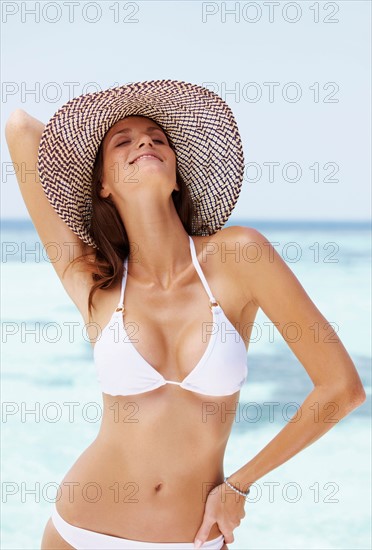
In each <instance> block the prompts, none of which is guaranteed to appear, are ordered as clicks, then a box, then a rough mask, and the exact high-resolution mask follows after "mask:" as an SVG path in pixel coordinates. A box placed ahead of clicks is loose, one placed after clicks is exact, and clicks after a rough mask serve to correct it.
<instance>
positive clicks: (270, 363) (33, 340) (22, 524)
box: [1, 220, 372, 550]
mask: <svg viewBox="0 0 372 550" xmlns="http://www.w3.org/2000/svg"><path fill="white" fill-rule="evenodd" d="M233 224H234V225H245V226H250V227H255V228H256V229H258V230H259V231H261V232H262V233H263V234H264V235H265V236H266V237H267V238H268V239H269V240H270V241H271V242H272V243H273V244H274V243H275V246H276V249H277V251H278V252H279V253H280V254H281V256H282V257H283V258H284V259H285V260H286V262H287V264H288V265H289V267H290V268H291V269H292V271H293V272H294V273H295V275H296V276H297V277H298V279H299V280H300V282H301V284H302V286H303V287H304V288H305V290H306V292H307V293H308V294H309V296H310V297H311V299H312V300H313V301H314V303H315V304H316V306H317V307H318V309H319V310H320V311H321V312H322V313H323V315H324V316H325V317H326V318H327V320H328V321H329V322H332V323H333V324H334V327H337V331H338V335H339V337H340V338H341V340H342V342H343V343H344V345H345V347H346V349H347V350H348V352H349V354H350V356H351V357H352V359H353V361H354V363H355V366H356V368H357V370H358V372H359V374H360V377H361V379H362V382H363V384H364V387H365V389H366V392H367V395H368V397H367V400H366V402H365V403H364V404H363V405H362V406H361V407H359V408H358V409H356V410H355V411H353V412H352V413H351V414H349V415H348V416H347V417H346V418H344V419H343V420H342V421H341V422H340V423H338V424H336V425H333V427H332V428H331V429H330V431H328V432H327V433H326V434H325V435H324V436H323V437H321V438H320V439H319V440H318V441H316V442H315V443H313V444H312V445H311V446H310V447H308V448H307V449H305V450H303V451H302V452H301V453H298V454H297V455H296V456H294V457H293V458H292V459H290V460H289V461H287V462H286V463H284V464H282V465H281V466H279V467H278V468H276V469H275V470H273V471H272V472H270V473H269V474H267V475H266V476H264V477H263V478H261V479H260V480H258V481H257V483H256V484H255V487H254V489H252V491H251V495H250V497H249V499H248V501H247V504H246V506H245V510H246V516H245V518H244V520H243V521H242V522H241V525H240V526H239V528H237V529H235V531H234V537H235V541H234V543H232V544H229V545H228V546H229V548H231V549H233V550H240V549H242V550H243V549H244V550H245V549H252V550H253V549H265V550H269V549H270V550H276V549H286V550H289V549H304V550H310V549H322V550H323V549H342V550H349V549H370V548H371V547H372V544H371V521H370V516H371V494H370V487H371V470H370V464H371V400H370V394H371V379H370V367H371V311H370V303H371V257H370V255H371V237H370V226H369V225H368V223H364V224H353V223H343V222H339V223H305V222H304V223H297V222H292V223H281V222H276V223H263V222H252V221H248V220H240V221H234V222H233ZM1 229H2V237H1V239H2V242H1V252H2V257H1V320H2V340H1V343H2V346H1V399H2V418H1V448H2V470H1V477H2V485H1V487H2V507H1V508H2V511H1V523H2V533H1V548H2V549H37V548H40V541H41V537H42V533H43V530H44V527H45V524H46V522H47V520H48V518H49V516H50V510H51V505H52V502H53V501H54V499H55V496H56V487H57V485H58V483H59V482H60V481H61V479H62V477H63V476H64V475H65V473H66V472H67V471H68V469H69V468H70V467H71V466H72V464H73V463H74V462H75V460H76V459H77V458H78V457H79V455H80V454H81V452H83V450H84V449H85V448H86V447H87V446H88V445H89V444H90V443H91V442H92V441H93V439H94V438H95V436H96V434H97V432H98V430H99V424H100V411H101V393H100V391H99V386H98V383H97V381H96V377H95V372H94V365H93V358H92V351H91V346H90V344H89V342H88V338H87V336H86V334H85V333H84V327H83V323H82V320H81V319H80V314H79V312H78V311H77V309H76V308H75V306H74V304H73V303H72V301H71V300H70V298H69V297H68V296H67V294H66V293H65V291H64V289H63V287H62V285H61V283H60V281H59V279H58V277H57V276H56V274H55V272H54V269H53V267H52V265H51V263H50V262H49V260H48V259H47V257H46V255H45V254H43V249H42V245H41V243H40V242H39V241H38V238H37V234H36V233H35V231H34V230H33V227H32V225H31V224H30V223H23V222H10V221H9V222H4V221H3V222H2V227H1ZM38 339H40V341H38ZM247 362H248V369H249V372H248V378H247V381H246V384H245V386H244V387H243V388H242V391H241V396H240V403H239V408H238V409H237V411H236V416H235V422H234V424H233V429H232V433H231V437H230V439H229V443H228V446H227V451H226V455H225V473H226V474H231V473H232V472H234V471H236V470H237V469H239V468H240V467H242V466H243V465H244V464H245V463H246V462H248V461H249V460H251V459H252V458H253V457H254V456H255V455H256V454H257V453H258V452H259V451H260V450H261V449H262V448H263V447H265V446H266V445H267V444H268V443H269V441H270V440H271V439H273V437H275V435H276V434H277V433H278V432H279V431H280V430H281V429H282V428H283V427H284V426H285V425H286V423H287V421H288V419H289V418H290V417H291V416H292V415H293V414H294V412H295V408H296V406H297V407H298V406H299V405H300V404H301V403H302V401H303V400H304V399H305V398H306V395H307V394H308V393H309V392H310V391H311V389H312V384H311V382H310V379H309V378H308V376H307V374H306V371H305V369H304V368H303V367H302V365H301V363H300V362H299V361H298V360H297V358H296V357H295V356H294V354H293V353H292V351H291V350H290V348H289V347H288V346H287V344H286V342H285V340H284V339H283V338H282V337H281V336H280V334H279V332H278V331H277V330H276V329H275V328H273V326H272V325H271V323H270V320H269V319H268V318H267V317H266V316H265V315H264V314H263V312H262V311H261V310H260V311H259V313H258V315H257V318H256V323H255V330H254V331H253V333H252V341H251V343H250V346H249V350H248V355H247Z"/></svg>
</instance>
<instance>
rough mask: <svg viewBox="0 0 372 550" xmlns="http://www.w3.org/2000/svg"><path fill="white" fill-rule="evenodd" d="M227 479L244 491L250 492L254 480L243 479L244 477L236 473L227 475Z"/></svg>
mask: <svg viewBox="0 0 372 550" xmlns="http://www.w3.org/2000/svg"><path fill="white" fill-rule="evenodd" d="M226 481H227V482H228V483H230V485H232V486H233V487H235V488H236V489H238V490H239V491H242V492H243V493H248V492H249V491H250V487H251V485H253V481H251V482H249V481H243V480H242V478H241V477H240V476H238V475H236V474H231V475H230V476H226Z"/></svg>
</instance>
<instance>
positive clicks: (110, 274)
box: [69, 130, 195, 317]
mask: <svg viewBox="0 0 372 550" xmlns="http://www.w3.org/2000/svg"><path fill="white" fill-rule="evenodd" d="M163 132H164V130H163ZM164 134H165V135H166V137H167V139H168V143H169V145H170V147H171V148H172V149H173V151H174V152H175V153H176V149H175V147H174V145H173V144H172V141H171V139H170V138H169V137H168V135H167V133H166V132H164ZM102 172H103V140H102V141H101V144H100V146H99V149H98V151H97V155H96V159H95V163H94V168H93V174H92V186H91V198H92V217H91V225H90V233H91V235H92V237H93V239H94V241H95V243H96V244H97V247H98V248H96V249H95V257H94V258H92V255H91V254H90V255H87V254H83V255H82V256H79V257H78V258H75V260H73V261H72V262H71V263H70V264H69V266H71V265H72V264H73V263H74V262H76V261H81V262H83V263H84V270H86V271H90V272H91V273H92V279H93V281H95V282H94V284H93V285H92V287H91V290H90V292H89V298H88V312H89V317H90V316H91V310H92V307H94V306H93V296H94V293H95V292H96V291H97V290H98V289H108V288H110V287H112V286H115V285H116V284H117V283H118V282H119V281H120V280H121V278H122V276H123V262H124V260H125V259H126V258H127V257H128V255H129V251H130V248H129V241H128V236H127V232H126V230H125V226H124V224H123V222H122V220H121V217H120V215H119V213H118V211H117V209H116V207H115V205H114V203H113V201H112V200H111V198H110V197H108V198H103V197H101V195H100V189H101V178H102ZM176 181H177V183H178V186H179V190H176V189H175V190H173V192H172V199H173V203H174V206H175V208H176V211H177V213H178V216H179V218H180V220H181V222H182V225H183V227H184V228H185V231H186V232H187V234H188V235H191V234H192V220H193V218H194V216H195V207H194V204H193V202H192V199H191V196H190V193H189V190H188V188H187V186H186V184H185V182H184V180H183V178H182V176H181V174H180V172H179V169H178V165H177V161H176Z"/></svg>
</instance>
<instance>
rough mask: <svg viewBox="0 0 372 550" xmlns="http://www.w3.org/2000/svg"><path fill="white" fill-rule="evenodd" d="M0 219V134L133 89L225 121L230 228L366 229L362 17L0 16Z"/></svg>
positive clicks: (4, 204)
mask: <svg viewBox="0 0 372 550" xmlns="http://www.w3.org/2000/svg"><path fill="white" fill-rule="evenodd" d="M1 4H2V5H1V9H2V14H1V20H2V39H1V40H2V44H1V45H2V53H1V62H2V63H1V65H2V75H1V76H2V94H1V96H2V99H1V114H2V116H1V164H2V182H1V183H2V186H1V217H2V218H3V219H5V218H7V219H8V218H22V219H25V218H26V219H27V218H28V217H29V216H28V213H27V209H26V207H25V205H24V203H23V200H22V197H21V194H20V191H19V189H18V185H17V182H16V178H15V176H14V174H13V173H12V172H13V170H12V166H11V161H10V157H9V152H8V149H7V145H6V142H5V138H4V127H5V123H6V120H7V118H8V117H9V115H10V113H11V112H12V111H13V110H14V109H16V108H21V109H23V110H25V111H27V112H28V113H29V114H31V115H32V116H34V117H36V118H38V119H39V120H42V121H43V122H44V123H46V122H47V121H48V120H49V119H50V117H51V116H52V115H53V114H54V113H55V112H56V111H57V110H58V109H59V108H60V107H61V106H62V105H63V104H64V103H66V102H67V101H68V100H69V99H71V98H72V97H75V96H78V95H81V94H82V93H87V92H93V91H96V90H101V89H106V88H109V87H112V86H115V85H121V84H126V83H129V82H135V81H144V80H157V79H163V78H164V79H174V80H184V81H188V82H192V83H195V84H199V85H202V86H205V87H208V88H210V89H212V90H213V91H215V92H216V93H218V94H219V95H220V96H221V97H222V98H223V99H224V100H225V101H226V102H227V103H228V104H229V106H230V107H231V109H232V111H233V113H234V115H235V118H236V121H237V123H238V127H239V130H240V134H241V137H242V141H243V148H244V157H245V174H244V180H243V184H242V190H241V193H240V196H239V199H238V202H237V205H236V206H235V209H234V211H233V213H232V215H231V218H230V220H231V221H233V220H234V219H250V218H251V219H255V220H314V221H315V220H329V221H332V220H349V221H358V220H367V219H369V218H370V215H371V173H370V165H371V158H370V149H371V122H370V121H371V53H370V52H371V36H370V35H371V28H370V19H371V3H370V2H369V1H358V0H357V1H338V2H313V1H311V2H307V1H301V2H234V1H229V2H200V1H198V0H196V1H180V2H178V1H177V2H175V1H162V2H159V1H151V2H150V1H145V2H142V1H141V2H121V1H111V0H108V1H97V2H85V1H84V2H79V1H78V0H74V1H72V0H71V1H68V0H66V1H64V2H59V3H57V2H53V1H47V2H45V1H38V2H16V1H3V2H2V3H1Z"/></svg>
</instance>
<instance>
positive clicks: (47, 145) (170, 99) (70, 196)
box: [38, 80, 244, 247]
mask: <svg viewBox="0 0 372 550" xmlns="http://www.w3.org/2000/svg"><path fill="white" fill-rule="evenodd" d="M128 115H142V116H146V117H149V118H151V119H152V120H154V121H155V122H157V123H158V124H159V125H160V126H161V127H162V128H163V129H164V131H165V132H166V134H167V136H168V138H169V139H170V141H171V142H172V144H173V146H174V148H175V150H176V156H177V164H178V168H179V171H180V174H181V176H182V177H183V179H184V181H185V183H186V185H187V187H188V189H189V192H190V195H191V199H192V201H193V203H194V205H195V213H196V215H195V218H194V219H193V223H192V234H193V235H210V234H213V233H215V232H216V231H217V230H219V229H220V228H221V227H222V226H223V225H224V224H225V223H226V221H227V219H228V218H229V216H230V214H231V212H232V210H233V208H234V206H235V204H236V201H237V199H238V196H239V193H240V190H241V186H242V181H243V172H244V155H243V147H242V143H241V138H240V135H239V131H238V127H237V124H236V121H235V118H234V115H233V113H232V111H231V109H230V107H229V106H228V105H227V104H226V103H225V102H224V101H223V100H222V98H220V97H219V96H218V95H217V94H215V93H214V92H212V91H210V90H208V89H207V88H204V87H202V86H198V85H196V84H191V83H188V82H184V81H178V80H151V81H145V82H136V83H132V84H127V85H124V86H119V87H117V88H111V89H108V90H104V91H102V92H94V93H90V94H85V95H82V96H79V97H76V98H74V99H72V100H70V101H69V102H68V103H66V104H65V105H63V106H62V107H61V108H60V109H59V110H58V111H57V112H56V113H55V115H54V116H53V117H52V118H51V119H50V121H49V122H48V124H47V125H46V127H45V130H44V132H43V135H42V137H41V141H40V146H39V154H38V171H39V176H40V182H41V185H42V187H43V189H44V191H45V193H46V196H47V198H48V200H49V202H50V203H51V205H52V206H53V207H54V209H55V210H56V212H57V213H58V214H59V216H60V217H61V218H62V219H63V220H64V221H65V222H66V224H67V225H68V226H69V227H70V229H71V230H72V231H73V232H74V233H75V234H76V235H78V236H79V237H80V238H81V239H82V240H83V241H84V242H85V243H87V244H89V245H91V246H93V247H96V243H95V242H94V240H93V238H92V236H91V235H90V231H89V229H90V222H91V216H92V200H91V184H92V174H93V167H94V162H95V158H96V154H97V151H98V148H99V145H100V143H101V141H102V139H103V138H104V136H105V134H106V132H107V131H108V130H109V129H110V128H111V126H113V124H115V123H116V122H118V121H119V120H121V119H123V118H124V117H126V116H128Z"/></svg>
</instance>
